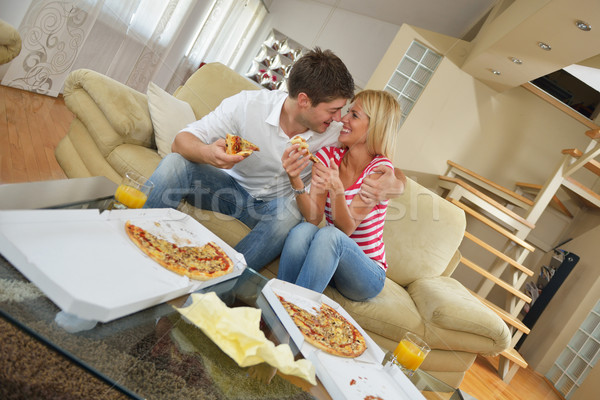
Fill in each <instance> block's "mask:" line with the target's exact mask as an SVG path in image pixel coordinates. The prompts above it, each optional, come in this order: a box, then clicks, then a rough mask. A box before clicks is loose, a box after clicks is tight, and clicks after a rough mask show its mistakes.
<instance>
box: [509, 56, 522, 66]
mask: <svg viewBox="0 0 600 400" xmlns="http://www.w3.org/2000/svg"><path fill="white" fill-rule="evenodd" d="M510 61H512V62H513V63H515V64H517V65H521V64H523V60H521V59H519V58H517V57H511V58H510Z"/></svg>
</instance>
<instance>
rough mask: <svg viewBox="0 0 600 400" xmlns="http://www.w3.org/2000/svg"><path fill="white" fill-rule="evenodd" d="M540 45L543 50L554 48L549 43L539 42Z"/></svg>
mask: <svg viewBox="0 0 600 400" xmlns="http://www.w3.org/2000/svg"><path fill="white" fill-rule="evenodd" d="M538 46H540V49H542V50H546V51H550V50H552V46H550V45H549V44H548V43H544V42H538Z"/></svg>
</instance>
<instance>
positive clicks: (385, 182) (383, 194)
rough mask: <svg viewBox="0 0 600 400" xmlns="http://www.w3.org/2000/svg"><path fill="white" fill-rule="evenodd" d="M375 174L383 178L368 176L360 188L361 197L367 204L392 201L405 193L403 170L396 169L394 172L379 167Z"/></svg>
mask: <svg viewBox="0 0 600 400" xmlns="http://www.w3.org/2000/svg"><path fill="white" fill-rule="evenodd" d="M373 172H374V173H377V174H381V177H378V179H375V178H374V177H372V176H366V177H365V179H364V180H363V183H362V186H361V187H360V192H359V195H360V197H361V198H362V199H363V200H364V201H365V202H366V203H371V202H379V201H384V200H390V199H393V198H395V197H398V196H400V195H401V194H402V193H404V186H405V185H406V176H405V175H404V173H403V172H402V171H401V170H399V169H398V168H394V171H393V172H392V170H391V169H390V168H387V167H384V166H379V167H377V168H374V169H373Z"/></svg>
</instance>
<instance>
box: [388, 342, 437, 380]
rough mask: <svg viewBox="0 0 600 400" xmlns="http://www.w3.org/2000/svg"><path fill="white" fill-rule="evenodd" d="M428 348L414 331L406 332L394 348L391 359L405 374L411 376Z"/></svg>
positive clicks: (421, 361)
mask: <svg viewBox="0 0 600 400" xmlns="http://www.w3.org/2000/svg"><path fill="white" fill-rule="evenodd" d="M430 350H431V349H430V348H429V346H427V343H425V342H424V341H423V339H421V338H420V337H418V336H417V335H415V334H414V333H411V332H407V333H406V334H405V335H404V337H403V338H402V340H401V341H400V343H398V346H397V347H396V349H395V350H394V359H393V361H394V363H396V364H398V365H399V366H400V368H401V369H402V371H404V373H405V374H406V375H408V376H412V375H413V374H414V373H415V371H416V370H417V369H418V368H419V367H420V366H421V364H422V363H423V360H425V357H426V356H427V354H428V353H429V351H430Z"/></svg>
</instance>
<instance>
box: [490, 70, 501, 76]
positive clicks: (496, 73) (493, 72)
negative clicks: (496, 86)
mask: <svg viewBox="0 0 600 400" xmlns="http://www.w3.org/2000/svg"><path fill="white" fill-rule="evenodd" d="M490 71H491V72H492V74H494V75H501V74H502V72H500V71H498V70H496V69H492V70H490Z"/></svg>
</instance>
